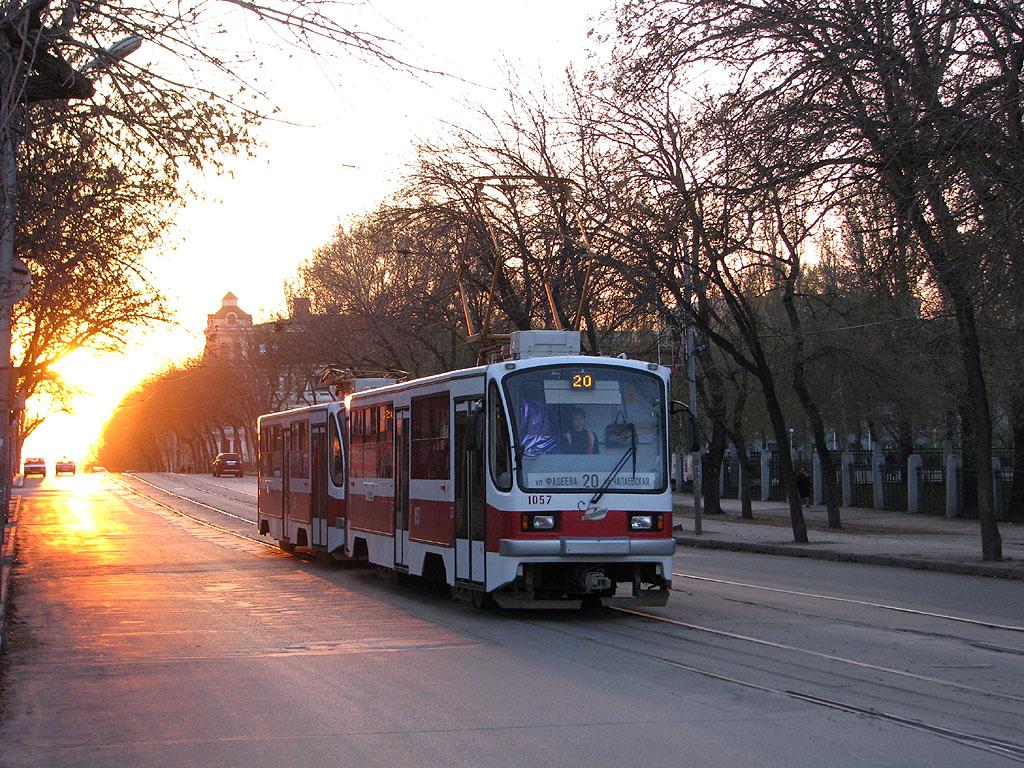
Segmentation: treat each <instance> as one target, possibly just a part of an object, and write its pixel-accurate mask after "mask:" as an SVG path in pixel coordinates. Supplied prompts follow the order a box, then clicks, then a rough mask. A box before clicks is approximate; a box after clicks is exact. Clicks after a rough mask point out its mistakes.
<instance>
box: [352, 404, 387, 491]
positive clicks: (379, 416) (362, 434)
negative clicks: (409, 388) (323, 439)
mask: <svg viewBox="0 0 1024 768" xmlns="http://www.w3.org/2000/svg"><path fill="white" fill-rule="evenodd" d="M393 414H394V409H393V408H392V406H391V404H390V403H387V404H385V405H373V406H369V407H367V408H359V409H357V410H354V411H352V416H351V419H352V433H351V435H350V436H349V462H350V471H351V473H352V477H383V478H388V477H393V476H394V463H395V458H394V450H395V449H394V434H395V432H394V417H393ZM339 461H340V448H339ZM338 466H339V470H338V472H339V477H342V475H341V472H342V470H341V468H340V467H341V465H340V463H339V465H338Z"/></svg>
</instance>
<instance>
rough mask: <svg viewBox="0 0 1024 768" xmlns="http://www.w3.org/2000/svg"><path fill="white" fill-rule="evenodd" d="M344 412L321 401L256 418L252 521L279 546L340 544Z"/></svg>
mask: <svg viewBox="0 0 1024 768" xmlns="http://www.w3.org/2000/svg"><path fill="white" fill-rule="evenodd" d="M344 411H345V407H344V405H343V404H342V403H325V404H323V405H311V406H308V407H306V408H296V409H294V410H291V411H282V412H280V413H271V414H267V415H265V416H260V418H259V421H258V427H259V447H260V454H259V456H260V458H259V480H258V483H257V488H258V490H257V494H258V496H257V513H256V524H257V526H258V530H259V532H260V534H263V535H268V536H271V537H273V538H275V539H277V541H278V543H279V544H280V546H281V548H282V549H285V550H289V551H290V550H292V549H294V548H295V547H296V546H301V547H309V548H310V549H313V550H314V551H321V552H334V551H338V550H342V549H343V548H344V545H345V449H344V435H345V431H344V429H345V418H344Z"/></svg>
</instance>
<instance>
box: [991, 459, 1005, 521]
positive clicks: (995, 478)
mask: <svg viewBox="0 0 1024 768" xmlns="http://www.w3.org/2000/svg"><path fill="white" fill-rule="evenodd" d="M1002 473H1003V462H1002V461H1001V460H1000V459H999V457H998V456H993V457H992V507H993V509H992V513H993V514H994V515H995V517H996V520H1002V519H1003V484H1002V482H1001V481H1000V475H1002Z"/></svg>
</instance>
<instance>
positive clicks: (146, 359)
mask: <svg viewBox="0 0 1024 768" xmlns="http://www.w3.org/2000/svg"><path fill="white" fill-rule="evenodd" d="M193 343H194V341H193V340H192V339H191V338H190V334H187V333H185V332H183V331H181V330H175V329H166V330H164V331H162V332H150V333H147V334H145V335H142V336H140V337H139V338H138V339H137V340H136V341H135V343H134V344H132V345H130V346H128V347H126V348H125V351H124V352H123V353H118V352H98V351H96V350H92V349H85V348H83V349H78V350H75V351H74V352H72V353H71V354H69V355H67V356H66V357H64V358H63V359H62V360H60V362H58V363H56V364H55V365H54V366H53V368H54V370H55V371H56V372H57V373H58V374H59V375H60V376H61V377H62V378H63V379H64V380H65V381H66V382H67V383H68V384H70V385H71V386H73V387H74V388H75V389H76V390H78V392H77V394H76V395H75V397H74V398H73V400H72V403H71V407H72V412H71V413H64V412H57V413H52V414H50V415H48V416H47V417H46V420H45V421H44V422H43V423H42V424H41V425H40V426H39V427H38V428H37V429H36V430H35V431H34V432H33V433H32V434H31V435H29V437H28V438H27V439H26V440H25V446H24V448H23V450H22V455H23V456H40V457H43V458H45V459H46V460H47V462H48V463H50V464H52V462H53V461H55V460H56V459H57V458H59V457H62V456H67V457H69V458H72V459H75V460H77V461H82V460H83V459H85V458H86V456H87V455H88V452H89V449H90V448H91V447H92V446H93V444H94V443H95V441H96V440H97V439H98V438H99V435H100V431H101V430H102V428H103V425H104V423H105V422H106V421H107V419H108V418H110V415H111V413H113V411H114V408H115V407H116V406H117V404H118V403H119V402H120V401H121V399H122V398H123V397H124V396H125V395H126V394H127V393H128V392H129V391H131V389H132V388H133V387H135V386H136V385H137V384H138V383H139V382H140V381H141V380H142V379H144V378H145V377H146V376H147V375H149V374H150V373H153V372H155V371H158V370H159V369H160V368H161V367H163V366H164V365H167V364H170V363H172V362H174V361H175V360H178V359H181V358H183V357H185V356H187V355H188V354H189V353H190V351H193V350H191V349H190V345H191V344H193ZM33 406H35V407H33ZM51 406H52V403H46V404H43V403H37V402H31V403H29V408H28V411H29V414H30V416H31V415H33V414H37V413H39V412H40V411H45V409H46V408H48V407H51Z"/></svg>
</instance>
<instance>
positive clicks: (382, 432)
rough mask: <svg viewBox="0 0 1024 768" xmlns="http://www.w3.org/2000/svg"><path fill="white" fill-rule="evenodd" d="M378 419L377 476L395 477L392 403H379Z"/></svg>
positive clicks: (376, 414) (376, 409)
mask: <svg viewBox="0 0 1024 768" xmlns="http://www.w3.org/2000/svg"><path fill="white" fill-rule="evenodd" d="M374 410H375V411H376V413H375V416H376V419H377V477H393V476H394V464H395V432H394V427H395V420H394V418H393V414H394V411H393V409H392V408H391V405H390V404H388V405H378V406H377V407H376V408H375V409H374Z"/></svg>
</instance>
